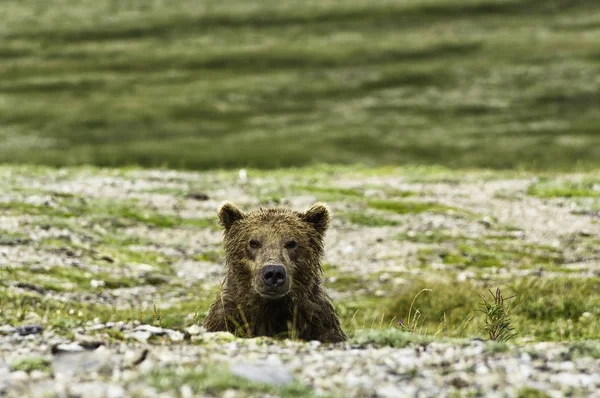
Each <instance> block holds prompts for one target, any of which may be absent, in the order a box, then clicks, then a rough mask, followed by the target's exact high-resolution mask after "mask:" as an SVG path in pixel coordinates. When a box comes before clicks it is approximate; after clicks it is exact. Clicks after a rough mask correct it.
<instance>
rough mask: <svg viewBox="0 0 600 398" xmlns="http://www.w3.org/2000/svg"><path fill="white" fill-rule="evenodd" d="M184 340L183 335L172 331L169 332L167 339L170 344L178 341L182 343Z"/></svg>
mask: <svg viewBox="0 0 600 398" xmlns="http://www.w3.org/2000/svg"><path fill="white" fill-rule="evenodd" d="M184 338H185V335H184V334H183V333H181V332H178V331H177V330H172V331H170V332H169V339H170V340H171V341H172V342H180V341H183V339H184Z"/></svg>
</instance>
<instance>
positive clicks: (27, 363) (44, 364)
mask: <svg viewBox="0 0 600 398" xmlns="http://www.w3.org/2000/svg"><path fill="white" fill-rule="evenodd" d="M10 369H11V370H12V371H19V370H20V371H23V372H27V373H31V372H33V371H34V370H39V371H40V372H44V373H50V372H52V362H51V361H50V360H49V359H47V358H42V357H27V358H21V359H18V360H16V361H14V362H12V363H11V364H10Z"/></svg>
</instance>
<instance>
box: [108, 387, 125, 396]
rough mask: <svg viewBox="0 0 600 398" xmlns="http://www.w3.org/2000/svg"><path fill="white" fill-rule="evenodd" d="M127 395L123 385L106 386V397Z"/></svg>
mask: <svg viewBox="0 0 600 398" xmlns="http://www.w3.org/2000/svg"><path fill="white" fill-rule="evenodd" d="M124 396H125V390H124V389H123V387H121V386H118V385H115V384H111V385H109V386H108V387H107V388H106V398H121V397H124Z"/></svg>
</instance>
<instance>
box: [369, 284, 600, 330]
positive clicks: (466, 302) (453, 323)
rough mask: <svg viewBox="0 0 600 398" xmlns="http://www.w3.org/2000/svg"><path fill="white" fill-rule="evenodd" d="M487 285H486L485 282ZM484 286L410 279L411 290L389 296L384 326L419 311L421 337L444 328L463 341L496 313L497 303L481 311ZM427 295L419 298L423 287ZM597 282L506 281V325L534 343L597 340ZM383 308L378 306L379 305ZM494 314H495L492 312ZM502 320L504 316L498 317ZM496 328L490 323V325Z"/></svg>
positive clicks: (481, 327)
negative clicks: (508, 308) (508, 301)
mask: <svg viewBox="0 0 600 398" xmlns="http://www.w3.org/2000/svg"><path fill="white" fill-rule="evenodd" d="M488 283H489V282H488ZM488 283H486V282H474V281H473V282H470V281H466V282H459V281H452V282H448V281H435V280H430V281H412V283H411V284H410V286H408V287H406V288H404V289H401V290H400V291H399V292H398V293H396V294H395V295H392V296H391V297H390V298H389V300H388V301H386V305H387V306H389V307H388V308H386V309H387V312H386V314H385V320H384V321H383V324H387V320H388V319H390V318H392V316H395V317H396V319H398V318H402V317H404V316H406V315H407V314H408V313H409V311H411V309H412V311H413V313H414V311H415V309H416V310H418V311H419V312H420V313H421V314H422V315H421V316H420V318H419V324H420V327H419V329H420V330H421V331H422V333H424V334H430V335H433V334H435V332H436V331H438V330H440V324H441V323H443V324H444V334H443V335H446V336H449V337H465V336H473V335H479V334H480V333H482V332H485V333H487V331H489V330H488V329H486V327H485V324H486V317H487V319H488V322H489V319H493V317H491V318H490V317H489V314H490V313H492V312H493V311H492V310H494V309H495V310H497V309H498V305H497V304H496V303H495V302H492V303H488V304H490V306H489V307H486V313H483V312H481V294H482V293H483V292H485V291H486V289H488V288H489V286H488V287H486V284H488ZM425 288H428V289H431V292H428V293H426V294H421V295H419V296H418V299H417V300H415V297H416V296H417V294H418V292H420V291H421V290H422V289H425ZM598 288H600V282H598V281H597V280H595V279H594V278H588V279H582V278H576V277H566V276H565V277H555V278H549V279H539V278H536V277H524V278H520V279H519V280H517V281H505V282H504V283H503V285H502V291H503V292H507V294H508V295H510V296H513V295H514V296H516V297H515V298H514V299H513V300H511V303H510V325H511V327H512V328H513V329H514V331H515V332H517V333H519V336H520V337H531V338H534V339H536V340H542V341H545V340H578V339H595V338H598V336H599V335H600V322H599V321H598V314H596V311H595V310H594V308H597V307H596V304H600V301H599V300H600V298H599V297H598V295H597V294H596V293H595V292H596V289H598ZM380 308H381V307H380ZM496 315H498V314H496ZM500 318H502V317H500ZM495 325H497V323H496V322H495V321H494V322H492V327H493V326H495Z"/></svg>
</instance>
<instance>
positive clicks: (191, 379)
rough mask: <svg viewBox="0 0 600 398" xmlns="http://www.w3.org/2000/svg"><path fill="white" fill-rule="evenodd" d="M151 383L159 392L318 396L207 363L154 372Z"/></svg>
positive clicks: (295, 386) (303, 388) (293, 397)
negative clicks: (183, 389) (183, 388)
mask: <svg viewBox="0 0 600 398" xmlns="http://www.w3.org/2000/svg"><path fill="white" fill-rule="evenodd" d="M147 382H148V383H149V384H150V385H152V386H153V387H155V388H156V389H157V390H158V391H160V392H164V391H178V390H179V388H180V387H181V386H182V385H187V386H189V387H190V388H191V389H192V391H193V393H194V394H201V393H206V392H210V394H211V395H220V394H222V393H223V392H225V391H227V390H237V391H243V392H244V394H264V395H275V396H282V397H290V398H304V397H306V398H308V397H314V396H315V392H314V391H312V390H311V389H310V388H308V387H307V386H304V385H301V384H299V383H298V382H293V383H291V384H289V385H286V386H280V387H278V386H273V385H268V384H262V383H256V382H252V381H249V380H247V379H244V378H241V377H239V376H235V375H233V374H232V373H231V372H230V371H229V369H227V368H226V367H225V366H223V365H220V364H214V363H211V364H206V365H205V366H199V367H197V368H195V369H194V368H185V369H176V368H169V367H163V368H161V369H158V370H155V371H152V372H151V373H149V374H148V376H147Z"/></svg>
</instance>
